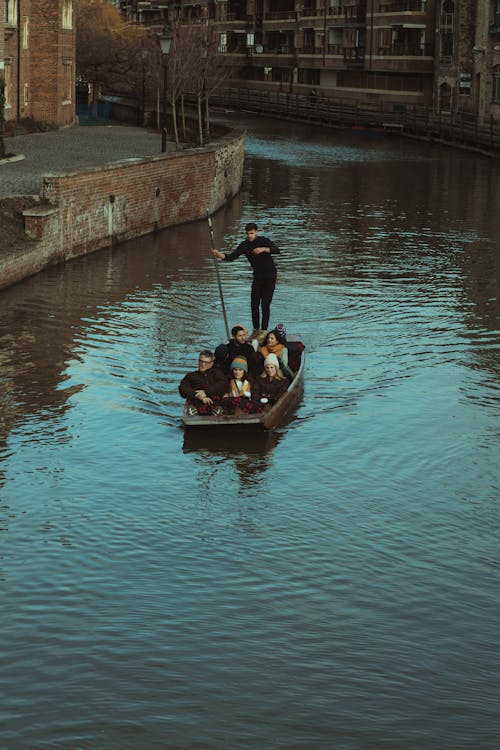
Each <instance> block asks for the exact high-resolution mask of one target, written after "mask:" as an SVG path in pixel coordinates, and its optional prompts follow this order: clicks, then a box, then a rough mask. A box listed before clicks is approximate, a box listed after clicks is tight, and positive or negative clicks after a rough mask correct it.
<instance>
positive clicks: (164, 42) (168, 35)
mask: <svg viewBox="0 0 500 750" xmlns="http://www.w3.org/2000/svg"><path fill="white" fill-rule="evenodd" d="M158 40H159V42H160V49H161V57H162V63H163V102H162V112H161V150H162V152H163V153H164V152H165V151H166V150H167V63H168V56H169V54H170V47H171V45H172V32H171V31H169V30H168V29H166V30H165V31H164V32H163V34H159V35H158Z"/></svg>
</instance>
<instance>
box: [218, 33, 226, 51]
mask: <svg viewBox="0 0 500 750" xmlns="http://www.w3.org/2000/svg"><path fill="white" fill-rule="evenodd" d="M219 52H227V34H225V33H221V35H220V37H219Z"/></svg>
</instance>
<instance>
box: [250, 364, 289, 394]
mask: <svg viewBox="0 0 500 750" xmlns="http://www.w3.org/2000/svg"><path fill="white" fill-rule="evenodd" d="M287 388H288V380H287V379H286V378H285V376H284V375H283V373H282V372H281V370H280V366H279V362H278V357H277V356H276V354H268V356H267V357H266V358H265V360H264V372H263V374H262V375H261V376H260V378H259V379H258V380H257V383H256V388H255V393H254V397H255V398H257V399H259V400H261V399H267V401H268V402H269V403H270V404H274V403H276V401H277V400H278V399H279V398H280V396H282V395H283V394H284V392H285V391H286V389H287Z"/></svg>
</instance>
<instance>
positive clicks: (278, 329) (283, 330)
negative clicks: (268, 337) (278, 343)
mask: <svg viewBox="0 0 500 750" xmlns="http://www.w3.org/2000/svg"><path fill="white" fill-rule="evenodd" d="M274 331H275V333H277V334H278V336H280V337H281V338H282V339H284V338H285V337H286V328H285V324H284V323H278V325H277V326H276V327H275V329H274Z"/></svg>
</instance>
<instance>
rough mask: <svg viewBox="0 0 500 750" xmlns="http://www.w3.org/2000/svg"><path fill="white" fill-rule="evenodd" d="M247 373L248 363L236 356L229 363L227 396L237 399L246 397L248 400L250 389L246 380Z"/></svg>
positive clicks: (243, 358)
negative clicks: (229, 377) (229, 372)
mask: <svg viewBox="0 0 500 750" xmlns="http://www.w3.org/2000/svg"><path fill="white" fill-rule="evenodd" d="M247 373H248V362H247V360H246V358H245V357H241V356H237V357H235V358H234V359H233V361H232V362H231V379H230V381H229V392H228V393H227V396H229V397H232V398H237V397H239V396H246V398H250V396H251V395H252V389H251V386H250V383H249V381H248V380H247V379H246V375H247Z"/></svg>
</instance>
